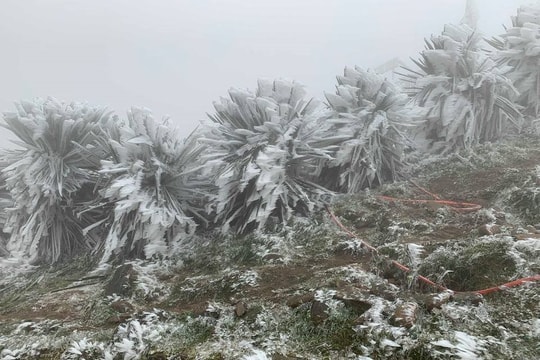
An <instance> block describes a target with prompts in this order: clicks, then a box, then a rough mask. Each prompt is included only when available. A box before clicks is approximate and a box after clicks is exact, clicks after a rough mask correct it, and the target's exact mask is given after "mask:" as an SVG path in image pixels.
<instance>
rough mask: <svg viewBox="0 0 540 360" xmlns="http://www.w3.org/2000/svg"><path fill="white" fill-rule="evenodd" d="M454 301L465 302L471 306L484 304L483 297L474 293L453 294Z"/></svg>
mask: <svg viewBox="0 0 540 360" xmlns="http://www.w3.org/2000/svg"><path fill="white" fill-rule="evenodd" d="M454 301H459V302H467V303H470V304H473V305H478V304H480V303H482V302H484V297H483V296H482V295H481V294H479V293H475V292H459V293H455V294H454Z"/></svg>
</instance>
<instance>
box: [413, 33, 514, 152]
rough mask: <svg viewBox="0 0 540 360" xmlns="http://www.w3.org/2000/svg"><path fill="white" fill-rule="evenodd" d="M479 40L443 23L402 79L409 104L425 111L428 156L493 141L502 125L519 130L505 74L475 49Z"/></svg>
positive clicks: (499, 134) (512, 89)
mask: <svg viewBox="0 0 540 360" xmlns="http://www.w3.org/2000/svg"><path fill="white" fill-rule="evenodd" d="M480 40H481V38H480V36H479V34H478V33H476V32H475V30H473V29H471V28H469V27H468V26H467V25H464V24H461V25H446V26H445V28H444V31H443V33H442V34H441V35H439V36H432V38H431V40H426V50H424V51H423V52H422V53H421V58H420V59H419V60H415V61H414V62H415V64H416V65H417V66H418V69H414V70H413V69H408V71H407V73H406V74H404V75H403V80H404V81H405V82H406V83H408V88H407V90H408V91H409V92H410V94H411V95H412V96H413V99H414V101H415V102H416V103H417V104H418V105H419V106H421V107H423V108H424V109H425V117H426V123H425V126H424V128H423V136H424V137H425V138H426V139H427V140H428V141H429V147H430V150H431V151H434V152H443V153H446V152H450V151H453V150H456V149H459V148H469V147H470V146H472V145H475V144H478V143H483V142H486V141H493V140H497V139H499V138H500V137H501V136H502V135H503V133H504V131H505V130H506V129H508V126H509V125H511V124H513V125H515V126H519V122H520V120H521V114H520V112H519V109H518V107H517V106H516V104H515V103H514V102H513V98H514V97H515V96H516V95H517V91H516V90H515V89H514V87H513V86H512V83H511V81H510V80H509V79H507V78H506V77H505V75H504V74H505V73H506V70H505V69H504V68H502V69H501V68H499V67H498V66H497V64H496V63H495V61H493V60H492V59H491V58H490V57H488V56H487V55H486V54H484V53H483V52H482V50H481V48H480Z"/></svg>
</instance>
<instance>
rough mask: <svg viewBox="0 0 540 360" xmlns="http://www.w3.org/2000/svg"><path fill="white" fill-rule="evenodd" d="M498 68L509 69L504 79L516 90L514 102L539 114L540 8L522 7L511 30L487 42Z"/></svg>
mask: <svg viewBox="0 0 540 360" xmlns="http://www.w3.org/2000/svg"><path fill="white" fill-rule="evenodd" d="M488 42H489V43H490V44H491V45H492V46H494V47H495V48H496V51H495V52H494V53H493V54H492V55H493V57H494V59H495V60H496V61H497V63H498V64H499V65H500V66H506V67H510V69H509V71H508V73H507V76H508V77H509V78H510V80H512V81H513V83H514V86H515V87H516V89H517V90H518V91H519V97H518V99H517V102H518V103H519V104H520V105H521V106H523V107H524V108H525V110H524V113H525V114H527V115H530V116H533V117H538V116H539V115H540V6H538V5H536V6H522V7H520V8H519V9H518V11H517V15H516V16H512V27H511V28H509V29H506V33H505V34H502V35H500V37H495V38H493V39H491V40H489V41H488Z"/></svg>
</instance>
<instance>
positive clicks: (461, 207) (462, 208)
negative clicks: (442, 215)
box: [379, 180, 482, 212]
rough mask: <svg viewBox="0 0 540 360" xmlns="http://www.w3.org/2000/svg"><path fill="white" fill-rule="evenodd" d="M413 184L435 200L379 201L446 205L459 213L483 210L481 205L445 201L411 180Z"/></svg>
mask: <svg viewBox="0 0 540 360" xmlns="http://www.w3.org/2000/svg"><path fill="white" fill-rule="evenodd" d="M409 181H410V183H411V184H413V185H414V186H416V187H417V188H418V189H420V190H421V191H422V192H424V193H426V194H428V195H429V196H431V197H433V198H434V199H435V200H425V199H421V200H416V199H399V198H395V197H391V196H384V195H382V196H379V199H382V200H386V201H395V202H403V203H411V204H438V205H445V206H448V207H450V208H452V209H454V210H455V211H459V212H471V211H476V210H480V209H481V208H482V205H480V204H474V203H468V202H459V201H451V200H443V199H441V197H440V196H438V195H437V194H434V193H432V192H430V191H428V190H426V189H425V188H423V187H421V186H420V185H418V184H417V183H415V182H414V181H412V180H409Z"/></svg>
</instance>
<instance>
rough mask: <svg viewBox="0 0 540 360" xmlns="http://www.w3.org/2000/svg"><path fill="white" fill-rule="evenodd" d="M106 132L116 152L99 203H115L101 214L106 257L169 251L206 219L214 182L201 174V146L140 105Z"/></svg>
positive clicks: (105, 164)
mask: <svg viewBox="0 0 540 360" xmlns="http://www.w3.org/2000/svg"><path fill="white" fill-rule="evenodd" d="M107 135H108V136H107V137H106V138H102V141H103V145H102V146H103V147H104V148H108V149H109V152H110V153H111V157H110V159H108V160H103V161H102V167H101V170H100V174H102V175H103V176H106V177H108V178H109V180H108V183H107V184H106V185H104V187H103V189H102V190H101V192H100V193H101V196H102V199H100V200H98V203H97V204H95V205H94V206H95V207H97V208H99V207H101V208H102V209H104V212H106V213H107V212H108V211H107V210H106V209H111V210H110V211H109V212H108V213H109V216H108V218H107V219H104V220H102V221H103V222H104V223H105V224H106V227H107V229H108V234H107V236H106V239H105V242H104V244H103V246H104V248H103V255H102V259H103V261H109V260H113V259H115V258H116V259H119V260H122V259H124V258H126V257H147V258H149V257H152V256H154V255H164V254H166V253H167V252H168V250H169V249H170V247H169V246H170V245H172V244H173V243H174V242H175V241H177V240H179V239H180V238H182V237H185V236H187V235H189V234H192V233H193V232H194V231H195V228H196V226H197V223H204V221H205V209H204V206H205V204H206V203H207V202H208V201H209V199H208V195H209V193H210V184H209V183H208V182H207V181H205V180H204V179H203V178H201V177H200V171H199V160H200V159H199V155H200V153H201V151H202V147H200V146H199V145H197V144H196V141H195V139H194V138H193V137H189V138H188V139H187V140H181V139H180V138H179V137H177V134H176V132H175V131H174V129H172V128H171V127H170V125H169V123H168V121H167V119H165V120H164V121H163V122H161V123H158V122H156V121H155V120H154V118H153V116H152V114H151V112H150V111H149V110H146V109H139V108H133V109H132V110H131V111H130V112H129V113H128V118H127V121H126V123H124V124H120V125H119V126H118V127H115V128H110V129H109V132H108V134H107ZM100 225H101V224H100Z"/></svg>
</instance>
